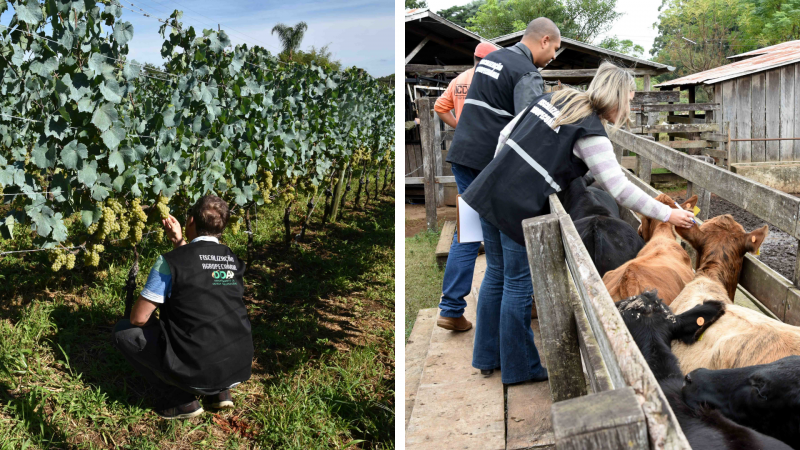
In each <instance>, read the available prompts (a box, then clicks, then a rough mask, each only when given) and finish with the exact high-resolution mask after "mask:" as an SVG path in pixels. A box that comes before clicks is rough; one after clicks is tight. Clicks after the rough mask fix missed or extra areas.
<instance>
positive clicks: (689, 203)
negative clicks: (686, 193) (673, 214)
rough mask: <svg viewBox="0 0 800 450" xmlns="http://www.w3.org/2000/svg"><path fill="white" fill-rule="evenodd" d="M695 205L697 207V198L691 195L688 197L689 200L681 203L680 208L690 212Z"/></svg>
mask: <svg viewBox="0 0 800 450" xmlns="http://www.w3.org/2000/svg"><path fill="white" fill-rule="evenodd" d="M696 205H697V196H696V195H693V196H691V197H689V200H686V201H685V202H683V204H682V205H681V208H683V209H685V210H686V211H691V210H693V209H694V207H695V206H696Z"/></svg>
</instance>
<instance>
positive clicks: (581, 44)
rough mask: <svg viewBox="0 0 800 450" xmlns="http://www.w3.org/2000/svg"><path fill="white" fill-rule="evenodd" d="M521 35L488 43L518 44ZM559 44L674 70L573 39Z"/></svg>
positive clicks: (657, 67)
mask: <svg viewBox="0 0 800 450" xmlns="http://www.w3.org/2000/svg"><path fill="white" fill-rule="evenodd" d="M523 34H525V30H522V31H516V32H514V33H509V34H505V35H503V36H498V37H496V38H494V39H490V41H491V42H492V43H493V44H498V45H502V46H504V47H505V44H507V43H509V42H511V41H513V42H518V41H519V40H520V39H522V35H523ZM561 43H562V44H568V45H570V46H572V47H577V48H580V49H583V50H588V51H591V52H595V53H599V54H605V55H607V56H610V57H612V58H614V59H618V60H624V61H629V62H631V63H634V64H636V65H637V66H644V67H650V68H653V69H656V70H663V71H664V72H667V71H669V72H671V71H673V70H675V68H674V67H672V66H668V65H666V64H661V63H657V62H655V61H648V60H646V59H641V58H636V57H633V56H630V55H626V54H624V53H619V52H615V51H612V50H608V49H606V48H603V47H598V46H596V45H591V44H587V43H585V42H581V41H576V40H575V39H570V38H567V37H563V36H562V37H561Z"/></svg>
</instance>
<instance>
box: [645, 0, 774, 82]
mask: <svg viewBox="0 0 800 450" xmlns="http://www.w3.org/2000/svg"><path fill="white" fill-rule="evenodd" d="M748 3H749V2H747V1H745V0H664V1H663V3H662V5H661V8H660V10H661V13H660V14H659V16H658V23H657V24H656V28H657V29H658V36H657V37H656V39H655V41H654V42H653V48H652V49H651V50H650V54H651V55H653V56H655V58H654V59H655V61H657V62H660V63H662V64H668V65H670V66H674V67H675V71H674V72H671V73H667V74H664V75H661V76H660V77H659V81H666V80H671V79H674V78H678V77H682V76H684V75H689V74H693V73H697V72H702V71H704V70H709V69H713V68H715V67H719V66H721V65H724V64H728V63H730V62H731V61H730V60H729V59H727V57H728V56H731V55H735V54H739V53H744V52H747V51H750V50H754V49H756V48H758V47H759V46H761V45H759V40H758V39H757V38H755V37H754V36H753V35H752V33H748V32H747V31H745V30H744V29H743V25H744V26H747V25H748V24H753V17H752V7H751V6H750V5H749V4H748ZM751 26H752V25H751Z"/></svg>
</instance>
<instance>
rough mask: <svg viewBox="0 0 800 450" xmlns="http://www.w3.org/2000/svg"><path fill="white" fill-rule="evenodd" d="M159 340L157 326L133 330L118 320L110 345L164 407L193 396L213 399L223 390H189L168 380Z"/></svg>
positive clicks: (129, 323)
mask: <svg viewBox="0 0 800 450" xmlns="http://www.w3.org/2000/svg"><path fill="white" fill-rule="evenodd" d="M160 336H161V327H160V326H159V325H158V323H155V324H153V325H147V326H144V327H137V326H135V325H132V324H131V322H130V320H128V319H122V320H120V321H119V322H117V325H116V326H115V327H114V333H113V338H112V342H113V344H114V347H116V348H117V349H118V350H119V351H120V352H122V355H123V356H125V359H127V360H128V362H129V363H130V364H131V365H132V366H133V368H134V369H136V371H137V372H139V374H141V375H142V376H143V377H144V378H145V379H146V380H147V381H148V382H149V383H150V384H151V385H152V386H154V387H155V388H156V389H157V390H158V391H159V396H160V399H161V401H163V402H164V403H165V405H166V406H175V405H181V404H184V403H189V402H191V401H192V400H194V399H195V396H197V395H214V394H217V393H219V392H221V391H223V390H225V388H222V389H213V390H208V389H199V388H193V387H190V386H186V385H184V384H182V383H181V382H179V381H177V380H175V379H174V378H172V377H171V376H170V375H169V374H168V373H167V371H165V370H164V367H163V355H162V354H161V348H160V346H159V343H158V340H159V337H160Z"/></svg>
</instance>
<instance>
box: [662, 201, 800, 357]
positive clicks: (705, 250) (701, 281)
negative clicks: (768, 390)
mask: <svg viewBox="0 0 800 450" xmlns="http://www.w3.org/2000/svg"><path fill="white" fill-rule="evenodd" d="M675 231H676V232H677V233H678V235H680V236H681V238H683V239H684V240H685V241H686V242H688V243H689V245H691V246H692V247H694V249H695V250H697V261H698V263H697V264H698V269H697V272H696V273H695V278H694V280H692V281H691V282H689V283H688V284H686V287H685V288H684V289H683V291H681V293H680V295H678V297H676V298H675V300H674V301H673V302H672V304H671V305H670V309H672V311H673V312H675V313H676V314H680V313H682V312H684V311H688V310H690V309H692V308H694V307H695V306H697V305H701V304H703V302H705V301H707V300H718V301H721V302H724V303H726V306H725V309H726V312H725V314H724V315H723V316H722V317H720V319H719V320H718V321H717V322H716V323H715V324H714V325H713V326H711V327H709V328H708V330H706V332H705V333H703V336H702V337H701V339H700V340H699V341H698V342H696V343H694V344H692V345H691V346H688V345H686V344H683V343H681V342H678V341H675V342H673V344H672V351H673V353H675V356H677V357H678V360H679V361H680V365H681V370H682V371H683V373H689V372H691V371H692V370H694V369H699V368H706V369H732V368H737V367H745V366H752V365H755V364H766V363H770V362H773V361H777V360H778V359H781V358H783V357H785V356H789V355H800V327H794V326H791V325H787V324H784V323H782V322H779V321H777V320H774V319H771V318H769V317H767V316H765V315H763V314H761V313H760V312H758V311H753V310H751V309H748V308H744V307H742V306H738V305H734V304H733V297H734V295H735V293H736V285H737V284H738V282H739V274H740V273H741V271H742V262H743V260H744V255H745V253H747V252H751V253H756V252H757V251H758V249H759V248H760V247H761V244H762V243H763V242H764V239H765V238H766V237H767V234H768V233H769V228H768V227H767V226H766V225H765V226H763V227H762V228H759V229H757V230H754V231H752V232H750V233H746V232H745V230H744V228H743V227H742V226H741V225H740V224H739V223H737V222H736V221H735V220H734V219H733V217H731V216H730V215H724V216H718V217H714V218H713V219H710V220H708V221H707V222H705V223H704V224H703V225H702V226H699V227H692V228H677V229H676V230H675Z"/></svg>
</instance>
